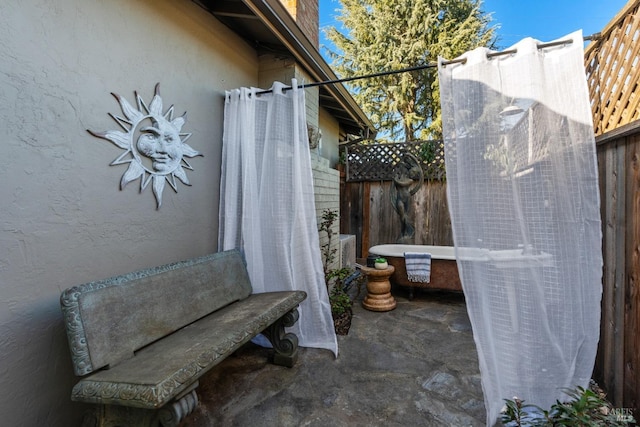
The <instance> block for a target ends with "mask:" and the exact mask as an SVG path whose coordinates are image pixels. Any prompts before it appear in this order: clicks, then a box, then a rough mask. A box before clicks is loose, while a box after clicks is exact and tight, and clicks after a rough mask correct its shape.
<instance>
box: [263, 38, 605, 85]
mask: <svg viewBox="0 0 640 427" xmlns="http://www.w3.org/2000/svg"><path fill="white" fill-rule="evenodd" d="M599 38H600V33H594V34H592V35H590V36H585V37H583V40H584V41H587V40H597V39H599ZM571 43H573V40H558V41H555V42H548V43H540V44H538V49H544V48H548V47H554V46H564V45H566V44H571ZM517 51H518V50H517V49H507V50H503V51H501V52H490V53H487V58H495V57H497V56H503V55H513V54H515V53H516V52H517ZM465 62H467V59H466V58H460V59H452V60H450V61H442V65H451V64H464V63H465ZM437 66H438V64H437V63H435V62H430V63H428V64H424V65H416V66H414V67H408V68H402V69H400V70H393V71H381V72H379V73H373V74H366V75H363V76H354V77H345V78H343V79H336V80H325V81H321V82H315V83H306V84H303V85H299V86H298V89H306V88H310V87H317V86H325V85H329V84H335V83H346V82H350V81H353V80H361V79H370V78H373V77H382V76H388V75H391V74H400V73H408V72H410V71H419V70H424V69H427V68H436V67H437ZM291 89H293V87H291V86H285V87H283V88H282V91H283V92H286V91H287V90H291ZM271 92H273V89H266V90H261V91H259V92H256V95H262V94H265V93H271Z"/></svg>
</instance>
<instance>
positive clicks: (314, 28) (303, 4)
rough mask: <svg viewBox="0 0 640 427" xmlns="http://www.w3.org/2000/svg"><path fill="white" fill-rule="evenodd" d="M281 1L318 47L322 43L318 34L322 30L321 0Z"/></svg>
mask: <svg viewBox="0 0 640 427" xmlns="http://www.w3.org/2000/svg"><path fill="white" fill-rule="evenodd" d="M280 2H281V3H282V4H283V5H284V7H285V8H286V9H287V11H288V12H289V14H290V15H291V16H292V17H293V19H295V21H296V23H297V24H298V26H299V27H300V29H301V30H302V32H303V33H304V34H305V36H307V38H308V39H309V41H310V42H311V43H312V44H313V46H315V48H316V49H318V48H319V43H320V41H319V36H318V34H319V31H320V30H319V26H320V23H319V20H320V15H319V14H320V12H319V6H318V2H319V0H280Z"/></svg>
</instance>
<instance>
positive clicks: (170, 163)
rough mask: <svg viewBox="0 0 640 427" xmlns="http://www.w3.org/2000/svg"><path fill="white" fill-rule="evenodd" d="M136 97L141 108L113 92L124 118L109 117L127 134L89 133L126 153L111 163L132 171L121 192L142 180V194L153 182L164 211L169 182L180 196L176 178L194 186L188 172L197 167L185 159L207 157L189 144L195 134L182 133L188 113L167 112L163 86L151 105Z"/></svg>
mask: <svg viewBox="0 0 640 427" xmlns="http://www.w3.org/2000/svg"><path fill="white" fill-rule="evenodd" d="M134 94H135V97H136V104H137V105H136V106H137V108H136V107H134V106H132V105H131V104H130V103H129V102H128V101H127V100H126V99H124V98H122V97H121V96H119V95H117V94H115V93H112V95H113V96H114V97H115V98H116V100H118V103H119V104H120V108H121V109H122V113H123V114H124V117H121V116H118V115H114V114H111V113H109V116H111V118H113V119H114V120H115V121H116V123H118V125H119V126H120V127H121V128H122V129H123V130H124V132H123V131H120V130H111V131H106V132H94V131H91V130H88V132H89V133H90V134H91V135H93V136H95V137H98V138H103V139H106V140H108V141H111V142H112V143H113V144H115V145H116V146H118V147H119V148H122V149H123V150H125V151H124V153H122V154H121V155H120V156H118V157H117V158H116V159H115V160H114V161H113V162H111V164H110V165H111V166H114V165H122V164H127V163H128V164H129V168H128V169H127V170H126V171H125V173H124V174H123V175H122V179H121V180H120V190H122V189H124V187H125V186H126V185H127V184H128V183H130V182H131V181H135V180H136V179H138V178H140V192H141V193H142V191H144V189H145V188H147V186H148V185H149V183H150V182H151V183H152V185H151V188H152V190H153V194H154V195H155V197H156V205H157V207H156V208H157V209H160V206H161V205H162V192H163V191H164V187H165V184H166V183H169V185H170V186H171V188H173V191H175V192H176V193H177V192H178V187H177V185H176V178H178V179H179V180H180V181H182V183H183V184H185V185H191V184H190V183H189V178H187V173H186V171H185V169H190V170H193V168H192V167H191V165H190V164H189V163H188V162H187V161H186V159H185V157H196V156H203V154H202V153H200V152H198V151H196V150H194V149H193V148H191V147H190V146H189V145H188V144H187V143H186V141H187V139H189V137H190V136H191V133H182V132H181V130H182V126H183V125H184V124H185V122H186V115H187V113H186V112H185V113H184V114H183V115H182V116H180V117H176V118H173V105H172V106H171V107H169V108H168V109H167V111H165V112H164V113H163V111H162V108H163V107H162V98H161V97H160V84H159V83H158V84H156V87H155V91H154V96H153V99H152V100H151V103H150V104H149V105H147V104H146V103H145V102H144V101H143V99H142V98H141V97H140V96H139V95H138V93H137V92H134Z"/></svg>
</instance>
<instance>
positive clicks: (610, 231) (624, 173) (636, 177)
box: [594, 121, 640, 419]
mask: <svg viewBox="0 0 640 427" xmlns="http://www.w3.org/2000/svg"><path fill="white" fill-rule="evenodd" d="M596 146H597V153H598V168H599V175H600V197H601V215H602V228H603V257H604V271H603V295H602V321H601V327H600V345H599V348H598V357H597V359H596V367H595V373H594V377H595V379H596V381H597V382H598V383H599V384H600V385H601V386H602V387H603V388H604V390H605V391H606V392H607V395H608V397H609V399H610V400H611V401H612V403H613V404H614V406H615V407H617V408H629V409H632V410H633V411H634V415H635V417H636V419H638V418H639V417H640V405H639V404H640V121H636V122H634V123H631V124H629V125H626V126H623V127H621V128H618V129H616V130H614V131H611V132H608V133H606V134H604V135H601V136H599V137H597V138H596Z"/></svg>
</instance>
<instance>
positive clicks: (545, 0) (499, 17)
mask: <svg viewBox="0 0 640 427" xmlns="http://www.w3.org/2000/svg"><path fill="white" fill-rule="evenodd" d="M319 1H320V37H321V40H320V43H321V45H322V44H326V43H327V42H326V40H324V39H323V36H324V34H323V32H322V29H323V28H324V27H327V26H338V25H339V24H340V22H338V21H337V20H336V19H335V16H336V15H337V14H338V12H337V9H340V7H341V4H340V2H339V1H338V0H319ZM626 3H627V0H537V1H533V0H484V1H483V10H484V11H485V12H493V25H496V26H499V27H500V28H498V29H497V33H498V35H499V46H500V48H501V49H504V48H507V47H509V46H511V45H513V44H514V43H516V42H518V41H519V40H521V39H523V38H525V37H533V38H535V39H538V40H540V41H543V42H546V41H551V40H555V39H557V38H560V37H562V36H564V35H567V34H569V33H572V32H574V31H576V30H580V29H581V30H582V31H583V34H584V35H585V36H587V35H591V34H593V33H596V32H599V31H601V30H602V29H603V28H604V27H605V25H607V24H608V23H609V21H611V19H613V17H614V16H615V15H616V14H617V13H618V12H619V11H620V10H621V9H622V8H623V7H624V5H625V4H626ZM320 52H321V53H322V54H323V55H324V49H323V48H322V46H321V48H320ZM328 62H330V61H329V60H328Z"/></svg>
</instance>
